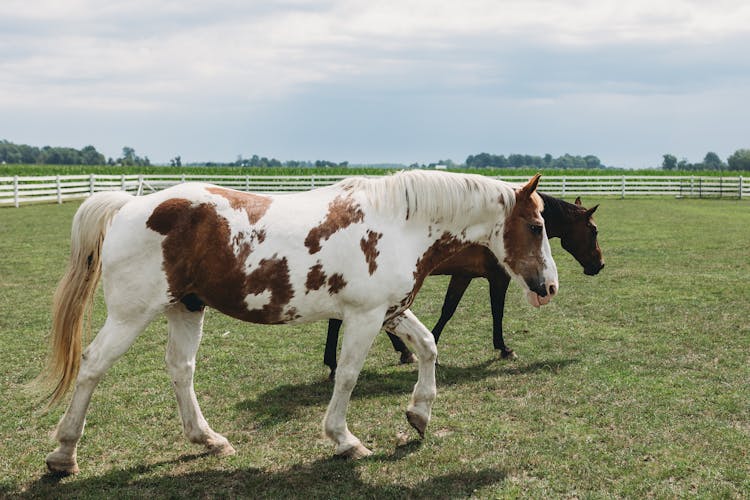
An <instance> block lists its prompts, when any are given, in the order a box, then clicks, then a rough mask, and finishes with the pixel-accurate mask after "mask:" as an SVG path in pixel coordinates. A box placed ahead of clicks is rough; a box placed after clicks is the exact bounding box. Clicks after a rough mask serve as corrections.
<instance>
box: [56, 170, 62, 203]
mask: <svg viewBox="0 0 750 500" xmlns="http://www.w3.org/2000/svg"><path fill="white" fill-rule="evenodd" d="M55 181H56V182H57V204H58V205H62V186H61V185H60V176H59V175H58V176H57V178H56V179H55Z"/></svg>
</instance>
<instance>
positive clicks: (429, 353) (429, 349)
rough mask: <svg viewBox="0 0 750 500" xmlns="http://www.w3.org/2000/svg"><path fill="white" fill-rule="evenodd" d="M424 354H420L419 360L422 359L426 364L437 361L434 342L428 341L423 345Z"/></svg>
mask: <svg viewBox="0 0 750 500" xmlns="http://www.w3.org/2000/svg"><path fill="white" fill-rule="evenodd" d="M423 351H424V353H422V354H420V356H419V359H422V358H424V360H425V361H426V362H428V363H434V362H435V361H436V360H437V356H438V351H437V345H436V344H435V341H434V340H432V339H430V340H428V341H427V342H425V343H424V348H423Z"/></svg>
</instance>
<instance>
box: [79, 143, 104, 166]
mask: <svg viewBox="0 0 750 500" xmlns="http://www.w3.org/2000/svg"><path fill="white" fill-rule="evenodd" d="M104 161H105V160H104V155H103V154H101V153H100V152H99V151H97V150H96V148H95V147H94V146H86V147H85V148H83V149H82V150H81V162H82V163H83V164H84V165H104Z"/></svg>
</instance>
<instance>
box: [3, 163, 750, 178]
mask: <svg viewBox="0 0 750 500" xmlns="http://www.w3.org/2000/svg"><path fill="white" fill-rule="evenodd" d="M394 170H399V169H384V168H373V167H367V166H356V165H352V166H350V167H330V168H312V167H311V168H306V167H300V168H292V167H268V168H264V167H228V166H214V167H207V166H182V167H166V166H149V167H124V166H108V165H102V166H90V165H0V177H3V176H13V175H20V176H27V175H82V174H109V175H121V174H125V175H129V174H134V175H137V174H161V175H164V174H175V175H181V174H186V175H191V174H194V175H383V174H385V173H387V172H392V171H394ZM451 171H452V172H468V173H476V174H482V175H499V176H518V175H522V176H529V177H531V176H532V175H534V174H535V173H537V172H540V171H541V172H542V173H543V174H544V175H565V176H577V175H586V176H603V175H616V176H622V175H649V176H658V175H668V176H693V175H694V176H712V177H719V176H724V177H736V176H739V175H743V174H746V172H742V171H731V170H724V171H719V170H700V171H698V170H693V171H688V170H677V171H666V170H654V169H644V170H624V169H564V170H563V169H538V168H504V169H503V168H476V169H471V168H464V169H451Z"/></svg>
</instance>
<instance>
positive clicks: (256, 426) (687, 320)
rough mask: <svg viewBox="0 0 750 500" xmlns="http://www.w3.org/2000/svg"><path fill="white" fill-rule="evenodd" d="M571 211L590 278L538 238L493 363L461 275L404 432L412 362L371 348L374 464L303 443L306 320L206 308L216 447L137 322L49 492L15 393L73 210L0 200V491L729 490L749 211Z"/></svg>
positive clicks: (360, 418)
mask: <svg viewBox="0 0 750 500" xmlns="http://www.w3.org/2000/svg"><path fill="white" fill-rule="evenodd" d="M584 202H585V203H586V204H587V205H588V204H593V203H594V202H601V203H602V206H601V208H600V209H599V211H598V212H597V214H596V219H597V221H598V223H599V226H600V243H601V245H602V248H603V251H604V255H605V259H606V261H607V266H606V267H605V269H604V270H603V271H602V273H601V274H600V275H599V276H596V277H587V276H584V275H583V273H582V272H581V269H580V267H578V265H577V264H576V263H575V262H574V261H573V259H572V258H571V257H570V256H568V255H567V254H565V253H564V251H562V250H561V248H560V245H559V242H558V241H553V242H552V246H553V251H554V253H555V257H556V260H557V263H558V267H559V271H560V280H561V287H562V289H561V293H560V295H559V296H558V297H557V298H556V300H555V301H553V303H552V304H551V305H549V306H547V307H545V308H542V309H541V310H532V309H531V308H530V307H529V306H528V305H526V304H525V302H524V301H523V299H522V297H521V294H520V292H519V290H518V287H517V286H515V285H514V286H513V287H512V288H511V292H510V294H509V296H508V303H507V307H506V325H505V329H506V340H507V343H508V344H509V346H510V347H512V348H513V349H515V351H516V352H517V353H518V355H519V359H518V360H517V361H515V362H504V361H499V360H497V359H496V356H495V354H494V353H493V352H492V348H491V346H492V343H491V338H490V329H491V318H490V315H489V309H488V303H487V302H488V301H487V289H486V283H485V282H480V281H479V280H477V281H476V282H475V283H474V284H472V286H471V287H470V288H469V290H468V292H467V296H466V297H465V299H464V301H463V302H462V304H461V306H459V310H458V313H457V314H456V317H455V318H454V319H453V321H452V322H451V323H449V325H448V327H447V328H446V330H445V332H444V334H443V337H442V338H441V343H440V346H439V351H440V360H441V366H440V367H439V368H438V374H437V379H438V398H437V400H436V401H435V406H434V410H433V419H432V422H431V424H430V427H429V428H428V430H427V436H426V438H425V439H424V440H423V441H421V442H420V441H416V440H413V438H414V437H415V434H414V433H413V432H412V431H410V430H409V426H408V424H407V423H406V421H405V419H404V418H403V412H404V410H405V408H406V404H407V402H408V398H409V394H410V392H411V388H412V386H413V384H414V382H415V380H416V372H415V368H414V367H413V366H397V365H396V364H395V363H396V361H397V357H396V356H395V354H394V353H393V352H391V349H390V345H389V343H388V341H387V339H386V338H385V336H384V335H383V336H380V338H378V339H377V340H376V343H375V345H374V346H373V349H372V351H371V352H370V356H369V357H368V360H367V362H366V364H365V368H364V370H363V373H362V375H361V376H360V380H359V383H358V385H357V387H356V388H355V392H354V397H353V399H352V404H351V407H350V412H349V425H350V427H351V429H352V430H353V432H354V433H355V434H357V435H358V436H359V437H360V438H361V439H362V440H363V442H365V444H366V445H368V446H369V447H370V448H372V449H373V450H374V451H375V455H374V456H372V457H370V458H368V459H365V460H361V461H358V462H347V461H341V460H334V459H332V458H331V456H332V452H333V447H332V445H331V444H330V443H329V442H328V441H327V440H326V439H324V438H323V437H322V433H321V420H322V417H323V414H324V412H325V407H326V404H327V403H328V399H329V396H330V393H331V385H330V384H329V383H328V382H327V381H326V375H327V373H326V370H325V369H324V367H323V365H322V347H323V343H324V337H325V326H324V325H323V324H320V323H317V324H312V325H307V326H302V327H263V326H255V325H249V324H242V323H239V322H236V321H234V320H230V319H228V318H225V317H223V316H221V315H220V314H218V313H215V312H209V314H208V316H207V321H206V326H205V332H206V333H205V337H204V341H203V344H202V347H201V350H200V351H199V358H198V368H197V372H196V391H197V393H198V398H199V400H200V402H201V405H202V408H203V411H204V414H205V415H206V418H207V419H208V421H209V422H210V423H211V424H212V426H213V428H214V429H216V430H217V431H218V432H221V433H223V434H224V435H226V436H227V437H228V438H229V440H230V441H231V442H232V443H233V445H234V446H235V448H236V449H237V452H238V453H237V455H235V456H232V457H229V458H225V459H218V458H215V457H210V456H205V455H202V454H201V450H200V449H199V448H198V447H196V446H194V445H190V444H189V443H187V442H186V440H185V439H184V438H183V437H182V433H181V426H180V424H179V419H178V417H177V411H176V405H175V402H174V396H173V394H172V390H171V388H170V382H169V380H168V377H167V374H166V370H165V368H164V363H163V357H164V347H165V344H166V335H165V332H166V324H165V321H164V320H157V321H156V322H155V323H154V324H153V325H152V326H151V327H150V328H149V329H148V330H147V331H146V332H145V333H144V334H143V335H142V336H141V337H140V338H139V339H138V341H137V342H136V344H135V345H134V346H133V348H131V350H130V351H129V352H128V353H127V354H126V356H125V357H124V358H123V359H122V360H121V361H120V362H119V363H118V364H116V365H115V367H114V368H113V369H112V370H111V371H110V372H109V374H108V375H107V377H106V378H105V379H104V380H103V381H102V383H101V384H100V386H99V388H98V390H97V391H96V392H95V394H94V398H93V402H92V405H91V408H90V411H89V413H88V420H87V426H86V432H85V434H84V436H83V439H82V440H81V443H80V446H79V451H78V461H79V465H80V466H81V473H80V474H79V475H77V476H74V477H68V478H65V479H62V480H59V481H58V480H56V479H54V478H52V477H48V476H46V475H45V469H44V457H45V455H46V454H47V453H48V452H49V451H51V450H52V449H53V448H54V446H55V443H54V442H53V440H52V439H51V438H50V436H49V433H50V431H51V430H52V429H53V427H54V425H55V424H56V422H57V420H58V419H59V416H60V414H61V412H62V408H56V409H54V410H52V411H50V412H44V411H42V410H41V408H42V404H41V402H40V399H39V398H38V397H37V396H34V395H33V394H31V393H29V392H28V391H27V390H25V388H24V387H25V384H27V383H28V382H29V381H30V380H32V379H33V378H34V377H35V376H36V375H37V374H38V373H39V371H40V369H41V367H42V363H43V360H44V356H45V352H46V343H45V341H44V336H45V333H46V331H47V329H48V326H49V323H50V320H49V313H48V310H49V305H50V302H51V296H52V292H53V289H54V286H55V284H56V281H57V279H58V278H59V276H60V274H61V272H62V269H63V264H64V263H65V261H66V259H67V245H68V243H67V238H68V234H69V228H70V221H71V217H72V215H73V213H74V211H75V209H76V207H77V204H65V205H62V206H57V205H43V206H29V207H22V208H20V209H13V208H8V209H0V290H1V292H2V293H0V311H1V312H2V313H1V314H0V342H1V344H0V345H1V347H0V352H1V353H2V355H1V356H0V401H1V402H2V404H1V405H0V436H1V437H2V445H0V447H1V448H0V497H2V496H4V495H8V496H16V495H28V496H32V497H50V496H60V497H70V496H73V497H82V498H102V497H114V498H120V497H131V498H132V497H141V498H145V497H153V496H157V497H183V498H192V497H206V496H222V497H227V496H228V497H233V496H241V497H252V498H258V497H279V496H285V497H306V498H318V497H328V498H353V497H369V498H398V497H429V498H439V497H452V498H455V497H468V496H476V497H482V498H486V497H492V498H495V497H499V498H505V497H516V496H521V495H523V496H532V497H537V498H539V497H550V496H551V497H559V496H564V497H573V496H577V497H583V496H586V497H612V496H619V497H623V496H624V497H638V498H641V497H645V496H655V497H674V496H693V495H696V496H701V497H747V496H748V495H750V465H749V464H750V457H749V456H748V450H750V383H749V382H750V326H749V324H750V286H749V285H750V258H749V257H748V248H750V229H748V228H750V203H748V202H737V201H707V200H674V199H628V200H616V199H603V200H584ZM427 281H428V282H427V283H426V285H425V287H424V288H423V290H422V292H421V293H420V295H419V297H418V300H417V302H416V304H415V307H414V310H415V312H416V313H417V315H418V316H419V317H420V318H421V319H422V320H423V321H424V322H425V323H426V324H428V325H429V326H432V325H433V324H434V322H435V321H436V319H437V316H438V314H439V310H440V306H441V302H442V294H443V292H444V290H445V287H446V284H447V281H446V279H445V278H432V279H430V280H427ZM104 314H105V311H104V308H103V306H102V304H101V303H100V304H98V305H97V307H96V313H95V320H94V323H95V325H100V324H101V323H102V321H103V317H104ZM399 433H408V435H409V436H410V437H409V440H407V441H406V442H404V439H403V437H399Z"/></svg>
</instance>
